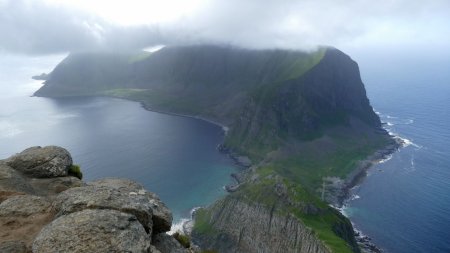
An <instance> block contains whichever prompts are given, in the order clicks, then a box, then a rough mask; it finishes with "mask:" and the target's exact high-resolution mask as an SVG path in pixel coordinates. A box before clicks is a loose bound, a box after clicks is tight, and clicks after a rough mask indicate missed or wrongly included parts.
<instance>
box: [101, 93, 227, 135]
mask: <svg viewBox="0 0 450 253" xmlns="http://www.w3.org/2000/svg"><path fill="white" fill-rule="evenodd" d="M106 97H109V96H106ZM113 98H119V99H124V100H128V101H134V102H138V103H139V104H141V106H142V108H144V109H145V110H147V111H150V112H156V113H161V114H166V115H172V116H178V117H184V118H190V119H198V120H202V121H205V122H208V123H210V124H213V125H216V126H219V127H220V128H222V130H223V131H224V133H225V135H227V133H228V130H229V129H230V128H229V127H228V126H226V125H224V124H222V123H220V122H218V121H215V120H212V119H207V118H205V117H201V116H193V115H188V114H180V113H174V112H167V111H163V110H156V109H153V108H150V106H148V105H146V104H145V102H142V101H137V100H130V99H127V98H122V97H113Z"/></svg>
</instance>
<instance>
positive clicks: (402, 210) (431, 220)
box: [0, 54, 450, 253]
mask: <svg viewBox="0 0 450 253" xmlns="http://www.w3.org/2000/svg"><path fill="white" fill-rule="evenodd" d="M63 58H64V55H53V56H46V57H31V56H17V55H7V54H5V55H0V102H1V106H0V159H3V158H6V157H9V156H11V155H13V154H15V153H17V152H20V151H22V150H23V149H25V148H27V147H30V146H37V145H39V146H45V145H60V146H63V147H65V148H66V149H68V150H69V151H70V152H71V154H72V156H73V158H74V161H75V163H76V164H79V165H80V166H81V168H82V171H83V174H84V179H85V180H87V181H91V180H95V179H98V178H103V177H127V178H131V179H134V180H137V181H138V182H140V183H141V184H143V185H144V186H145V187H146V188H147V189H148V190H150V191H153V192H155V193H157V194H158V195H159V196H160V198H161V199H162V200H163V201H164V202H165V203H166V204H167V205H168V206H169V208H170V209H171V210H172V211H173V214H174V221H175V224H178V225H179V224H180V223H181V222H183V221H185V219H188V218H189V217H190V212H191V210H192V209H193V208H195V207H199V206H205V205H209V204H211V203H213V202H214V201H215V200H216V199H218V198H220V197H221V196H223V195H224V194H226V193H225V191H224V190H223V186H224V185H226V184H228V183H230V182H231V178H230V174H231V173H233V172H235V171H237V170H238V168H236V167H235V165H234V163H233V161H232V160H231V159H230V158H229V157H227V156H226V155H224V154H222V153H220V152H218V151H217V149H216V147H217V145H218V144H220V143H221V142H222V141H223V138H224V134H225V132H224V129H223V128H222V127H220V126H217V125H214V124H211V123H208V122H205V121H201V120H198V119H192V118H186V117H179V116H173V115H165V114H160V113H155V112H150V111H147V110H144V109H143V108H142V106H141V105H140V104H139V103H136V102H131V101H126V100H121V99H114V98H105V97H92V98H63V99H50V98H38V97H32V96H31V95H32V94H33V92H34V91H36V90H37V89H38V88H39V87H40V86H41V85H42V82H41V81H35V80H32V79H30V77H31V76H32V75H36V74H40V73H42V72H45V73H48V72H50V71H51V70H52V68H53V67H54V66H55V65H56V64H57V63H58V62H59V61H61V60H62V59H63ZM362 70H364V68H362ZM396 73H397V72H396ZM362 76H363V81H364V82H365V85H366V89H367V94H368V97H369V99H370V101H371V104H372V105H373V107H374V109H375V110H376V112H377V113H378V115H379V116H380V118H381V120H382V121H383V122H384V127H385V128H386V129H387V130H388V131H390V132H391V133H392V134H393V135H395V136H398V137H399V138H402V139H403V140H404V141H405V146H404V147H403V148H401V149H399V151H398V152H396V153H394V154H392V156H390V157H389V158H388V159H386V160H384V161H382V162H381V163H379V164H377V165H375V166H373V167H372V168H371V169H370V170H369V171H368V176H367V177H366V178H365V180H364V181H363V183H362V184H360V185H358V186H356V187H354V188H353V189H352V190H351V198H350V199H349V200H348V201H347V202H346V205H345V206H344V208H343V213H344V214H345V215H347V216H348V217H349V218H350V219H351V221H352V222H353V224H354V226H355V228H356V229H358V230H359V231H361V233H363V234H365V235H367V236H369V237H370V238H371V240H372V242H373V243H374V244H376V245H377V246H378V247H379V248H381V249H383V250H384V251H385V252H398V253H410V252H427V253H428V252H437V253H440V252H443V253H444V252H446V253H448V252H450V131H449V129H450V127H449V126H450V109H449V108H450V83H449V82H448V81H447V80H450V76H448V77H445V78H436V76H430V77H423V78H417V76H416V77H415V78H408V79H406V80H405V78H402V77H401V76H399V75H398V74H397V78H393V76H395V73H394V72H393V75H392V76H391V75H388V74H386V73H376V72H373V73H371V72H368V71H366V72H365V71H362ZM409 76H411V75H409Z"/></svg>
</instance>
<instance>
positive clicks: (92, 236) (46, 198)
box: [0, 146, 192, 253]
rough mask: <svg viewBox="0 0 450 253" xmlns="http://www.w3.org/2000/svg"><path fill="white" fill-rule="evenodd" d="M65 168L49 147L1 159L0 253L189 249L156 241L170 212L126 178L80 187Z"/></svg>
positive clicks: (64, 159) (61, 155)
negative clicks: (153, 243) (154, 239)
mask: <svg viewBox="0 0 450 253" xmlns="http://www.w3.org/2000/svg"><path fill="white" fill-rule="evenodd" d="M71 165H72V158H71V156H70V154H69V153H68V152H67V151H66V150H65V149H63V148H60V147H54V146H51V147H44V148H40V147H34V148H30V149H27V150H25V151H23V152H21V153H19V154H17V155H15V156H13V157H11V158H9V159H6V160H0V252H2V253H3V252H7V253H13V252H14V253H16V252H20V253H22V252H23V253H29V252H36V253H39V252H46V253H47V252H49V253H51V252H55V253H56V252H69V253H70V252H92V253H97V252H102V253H103V252H146V253H149V252H150V253H172V252H192V250H191V249H189V251H186V250H188V249H184V248H183V247H182V246H181V244H180V243H178V241H177V240H175V239H174V238H173V237H171V236H168V235H167V237H165V236H162V234H164V235H165V232H166V231H169V230H170V228H171V225H172V214H171V212H170V210H169V209H168V208H167V207H166V206H165V204H164V203H163V202H161V200H160V199H159V198H158V196H157V195H156V194H154V193H151V192H148V191H147V190H145V189H144V187H143V186H142V185H140V184H138V183H136V182H134V181H131V180H128V179H118V178H108V179H101V180H97V181H94V182H91V183H89V184H86V183H83V182H82V181H81V180H79V179H78V178H75V177H73V176H70V175H68V174H67V168H68V167H70V166H71ZM63 175H66V176H63ZM158 235H160V236H158ZM152 237H155V238H159V239H158V243H159V244H157V245H159V246H158V247H160V248H161V249H160V250H158V249H157V247H155V245H152ZM161 245H165V246H164V247H163V246H161Z"/></svg>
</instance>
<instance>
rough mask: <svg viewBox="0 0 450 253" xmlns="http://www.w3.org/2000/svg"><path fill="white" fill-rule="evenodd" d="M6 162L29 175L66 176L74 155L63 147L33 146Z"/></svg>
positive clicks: (44, 176) (37, 176)
mask: <svg viewBox="0 0 450 253" xmlns="http://www.w3.org/2000/svg"><path fill="white" fill-rule="evenodd" d="M6 163H7V164H8V165H9V166H11V167H12V168H13V169H15V170H18V171H20V172H22V173H24V174H26V175H27V176H29V177H36V178H51V177H64V176H67V175H68V170H69V167H70V166H71V165H72V157H71V156H70V153H69V152H68V151H67V150H66V149H64V148H61V147H57V146H47V147H43V148H42V147H32V148H28V149H25V150H24V151H22V152H21V153H19V154H16V155H14V156H12V157H10V158H8V159H7V162H6Z"/></svg>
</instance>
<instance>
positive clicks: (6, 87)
mask: <svg viewBox="0 0 450 253" xmlns="http://www.w3.org/2000/svg"><path fill="white" fill-rule="evenodd" d="M64 57H65V55H54V56H48V57H29V56H17V55H1V56H0V103H1V106H0V159H4V158H7V157H9V156H11V155H13V154H15V153H18V152H21V151H22V150H24V149H26V148H28V147H31V146H47V145H58V146H62V147H64V148H66V149H67V150H68V151H69V152H70V153H71V154H72V157H73V160H74V163H76V164H78V165H80V167H81V170H82V172H83V179H84V180H86V181H92V180H95V179H99V178H104V177H125V178H130V179H133V180H136V181H138V182H139V183H141V184H142V185H144V186H145V188H146V189H148V190H149V191H152V192H155V193H156V194H157V195H158V196H159V197H160V198H161V200H162V201H163V202H164V203H165V204H166V205H167V206H168V207H169V208H170V209H171V210H172V212H173V217H174V224H175V227H178V228H179V225H180V223H181V222H183V221H185V220H186V219H189V218H190V217H191V216H190V213H191V210H193V209H194V208H196V207H200V206H207V205H209V204H212V203H213V202H214V201H215V200H217V199H218V198H220V197H221V196H223V195H224V194H226V191H225V190H224V188H223V187H224V186H225V185H227V184H229V183H232V182H233V181H232V178H231V177H230V174H231V173H233V172H236V171H237V170H238V168H237V167H236V166H235V164H234V162H233V161H232V160H231V159H230V158H229V157H228V156H227V155H225V154H223V153H220V152H219V151H218V150H217V146H218V145H219V144H221V143H222V142H223V139H224V134H225V131H224V129H223V128H222V127H221V126H218V125H214V124H211V123H208V122H205V121H202V120H198V119H192V118H188V117H180V116H172V115H166V114H161V113H156V112H150V111H147V110H145V109H143V107H142V106H141V105H140V104H139V103H137V102H132V101H127V100H122V99H115V98H107V97H88V98H62V99H50V98H40V97H32V94H33V92H34V91H36V90H37V89H38V88H39V87H41V86H42V81H36V80H32V79H31V76H33V75H36V74H41V73H43V72H45V73H48V72H50V71H51V70H52V69H53V68H54V66H56V64H57V63H58V62H60V61H61V60H62V59H63V58H64Z"/></svg>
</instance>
